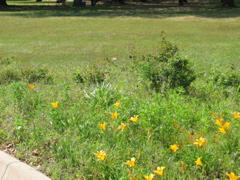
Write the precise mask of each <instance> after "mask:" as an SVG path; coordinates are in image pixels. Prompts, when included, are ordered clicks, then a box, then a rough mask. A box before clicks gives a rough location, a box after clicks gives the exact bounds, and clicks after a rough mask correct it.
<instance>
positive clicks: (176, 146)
mask: <svg viewBox="0 0 240 180" xmlns="http://www.w3.org/2000/svg"><path fill="white" fill-rule="evenodd" d="M169 149H171V150H172V151H173V152H176V151H177V150H178V149H179V146H178V145H177V144H173V145H171V146H170V148H169Z"/></svg>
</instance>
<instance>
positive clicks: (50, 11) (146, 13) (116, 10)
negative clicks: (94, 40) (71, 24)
mask: <svg viewBox="0 0 240 180" xmlns="http://www.w3.org/2000/svg"><path fill="white" fill-rule="evenodd" d="M239 9H240V8H239V7H235V8H227V7H221V4H220V3H218V4H206V3H188V4H186V5H184V6H179V5H178V4H177V2H176V3H159V4H149V3H145V4H137V3H131V4H125V5H114V6H103V5H97V6H85V7H80V8H76V7H70V6H58V5H56V3H55V2H51V3H50V4H49V3H48V4H47V5H44V4H42V5H36V3H35V2H32V4H31V2H27V3H26V5H25V4H24V5H22V4H21V5H11V6H7V7H5V8H2V9H1V11H2V12H6V13H2V15H6V16H22V17H28V18H39V17H40V18H41V17H42V18H44V17H51V16H53V17H54V16H55V17H57V16H59V17H65V16H66V17H70V16H71V17H77V16H82V17H107V18H115V17H142V18H167V17H178V16H198V17H205V18H232V17H240V11H239Z"/></svg>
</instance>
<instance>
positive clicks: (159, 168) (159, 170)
mask: <svg viewBox="0 0 240 180" xmlns="http://www.w3.org/2000/svg"><path fill="white" fill-rule="evenodd" d="M165 168H166V167H164V166H161V167H157V170H156V171H153V172H155V173H156V174H158V175H160V176H163V170H164V169H165Z"/></svg>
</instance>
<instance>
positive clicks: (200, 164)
mask: <svg viewBox="0 0 240 180" xmlns="http://www.w3.org/2000/svg"><path fill="white" fill-rule="evenodd" d="M201 159H202V157H200V158H198V159H197V160H196V161H195V163H196V165H197V166H203V164H202V161H201Z"/></svg>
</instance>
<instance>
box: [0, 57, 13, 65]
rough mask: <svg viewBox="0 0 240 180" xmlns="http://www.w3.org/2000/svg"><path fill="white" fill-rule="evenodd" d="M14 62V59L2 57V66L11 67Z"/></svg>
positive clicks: (0, 58)
mask: <svg viewBox="0 0 240 180" xmlns="http://www.w3.org/2000/svg"><path fill="white" fill-rule="evenodd" d="M12 61H13V58H12V57H6V58H2V57H0V66H3V65H9V64H11V63H12Z"/></svg>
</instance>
